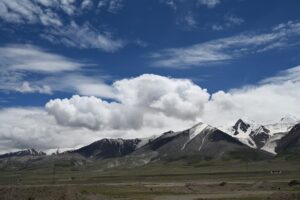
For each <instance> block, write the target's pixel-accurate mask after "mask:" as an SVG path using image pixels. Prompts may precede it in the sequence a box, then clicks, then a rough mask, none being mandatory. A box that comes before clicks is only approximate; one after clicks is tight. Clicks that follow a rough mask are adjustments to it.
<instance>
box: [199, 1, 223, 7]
mask: <svg viewBox="0 0 300 200" xmlns="http://www.w3.org/2000/svg"><path fill="white" fill-rule="evenodd" d="M198 3H199V4H200V5H204V6H207V7H208V8H214V7H215V6H216V5H218V4H219V3H220V0H198Z"/></svg>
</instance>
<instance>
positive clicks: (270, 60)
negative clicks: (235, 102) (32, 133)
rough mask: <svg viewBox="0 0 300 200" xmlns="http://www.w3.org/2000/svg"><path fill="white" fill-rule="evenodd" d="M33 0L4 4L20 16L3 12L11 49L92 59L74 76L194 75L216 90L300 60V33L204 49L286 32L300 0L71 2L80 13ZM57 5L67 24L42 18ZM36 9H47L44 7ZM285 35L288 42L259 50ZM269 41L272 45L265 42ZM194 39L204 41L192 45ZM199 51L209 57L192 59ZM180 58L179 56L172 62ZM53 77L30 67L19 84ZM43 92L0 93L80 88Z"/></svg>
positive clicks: (33, 99)
mask: <svg viewBox="0 0 300 200" xmlns="http://www.w3.org/2000/svg"><path fill="white" fill-rule="evenodd" d="M12 2H13V1H12ZM16 2H18V1H16ZM20 2H22V1H20ZM24 2H27V1H24ZM32 2H36V7H33V8H26V6H24V5H22V4H21V3H16V4H13V3H9V1H3V2H2V3H1V7H7V8H6V9H8V10H9V12H11V13H14V14H15V15H16V16H17V17H16V19H15V20H12V18H9V17H8V18H6V17H7V16H5V13H4V12H2V13H3V14H2V15H1V18H0V20H1V32H0V34H1V35H0V36H1V37H0V38H1V39H0V45H1V47H2V48H4V50H5V48H7V47H9V46H11V45H17V46H18V48H23V47H24V46H25V45H31V47H30V48H40V49H41V50H42V51H43V52H47V53H51V54H55V55H58V56H63V57H64V58H65V59H69V60H72V62H75V63H81V64H82V65H84V67H82V69H81V70H80V71H76V72H74V71H72V70H70V71H67V72H63V73H65V74H66V75H67V74H74V73H76V74H77V75H78V74H80V75H84V76H87V77H90V76H92V77H95V78H96V79H101V81H103V82H105V83H108V84H109V83H111V82H113V81H115V80H118V79H122V78H128V77H135V76H139V75H141V74H144V73H154V74H159V75H163V76H171V77H176V78H189V79H191V80H193V81H194V82H195V83H196V84H199V85H201V86H202V87H204V88H207V89H208V90H209V91H210V92H215V91H218V90H229V89H232V88H237V87H241V86H243V85H247V84H255V83H257V82H258V81H260V80H262V79H264V78H266V77H269V76H272V75H274V74H276V73H278V72H279V71H280V70H284V69H287V68H289V67H292V66H296V65H297V64H298V63H299V61H300V53H299V51H298V49H299V45H298V44H297V42H298V41H299V36H300V34H299V33H295V34H291V35H290V36H286V35H281V36H278V38H274V40H273V39H269V38H265V40H266V41H257V42H256V43H255V44H254V43H253V47H251V49H249V50H247V51H246V52H244V53H242V52H236V53H233V50H236V51H239V50H241V49H242V48H248V47H249V44H232V47H224V48H221V49H216V50H214V49H212V50H211V52H207V54H206V55H201V52H200V51H201V49H203V51H204V52H205V51H210V50H208V47H206V46H203V45H205V43H209V42H212V43H213V42H215V43H216V44H212V48H215V47H214V46H213V45H215V46H216V45H217V43H219V42H222V40H226V39H227V40H228V41H229V40H230V38H231V37H233V38H232V39H231V40H233V39H235V37H236V38H237V37H239V36H242V37H246V38H248V37H253V40H255V39H257V40H259V38H255V37H259V36H262V35H266V36H265V37H267V34H281V32H280V31H275V30H273V29H274V28H275V27H276V26H279V25H280V24H283V25H286V24H287V23H289V22H290V23H294V24H298V26H299V23H300V21H299V20H300V19H299V13H298V8H299V6H300V3H299V1H296V0H289V1H288V2H286V1H273V0H272V1H268V0H264V1H263V2H261V1H246V0H245V1H242V0H236V1H222V0H221V1H217V0H211V1H210V0H207V1H200V0H195V1H193V0H191V1H180V0H174V1H171V0H170V1H167V0H166V1H163V0H157V1H156V0H155V1H138V0H136V1H135V0H133V1H120V0H118V1H117V0H115V1H86V2H89V3H87V4H86V5H87V6H86V7H85V8H83V6H82V5H83V4H82V2H81V1H76V2H73V1H70V3H69V4H67V5H66V6H69V7H71V6H73V7H72V9H74V11H73V12H74V13H71V14H68V13H67V12H66V11H65V10H63V9H62V8H59V6H57V5H52V6H50V4H49V5H48V6H47V4H45V5H46V6H45V5H43V4H42V3H41V2H43V1H41V2H40V3H39V1H32ZM45 2H46V1H45ZM10 4H11V5H10ZM18 4H19V5H18ZM18 6H19V7H21V8H23V9H24V10H25V9H28V10H30V9H31V12H28V13H26V12H25V11H24V13H20V12H18V9H20V8H18ZM22 6H23V7H22ZM49 7H50V8H51V13H52V14H53V15H55V17H52V19H55V20H57V21H58V22H57V23H60V24H56V23H55V22H42V21H41V20H40V19H39V18H40V17H41V16H39V15H46V16H48V15H50V14H48V15H47V13H46V10H47V9H49ZM14 9H15V10H14ZM34 9H36V10H42V11H43V12H44V13H43V12H41V13H43V14H41V13H40V14H39V13H38V11H35V10H34ZM7 15H8V14H7ZM30 15H32V16H30ZM34 18H37V19H34ZM50 18H51V17H50ZM72 24H73V26H74V27H72ZM295 26H296V25H295ZM292 28H293V27H291V28H290V29H292ZM80 30H83V31H82V35H80V33H79V34H78V35H76V32H78V31H80ZM98 36H101V37H103V41H102V43H107V44H102V43H101V41H100V42H97V37H98ZM269 36H270V35H269ZM77 37H78V38H77ZM85 37H87V38H85ZM270 37H271V36H270ZM244 39H245V38H244ZM72 40H73V41H72ZM93 40H94V41H93ZM218 40H221V41H219V42H218ZM267 40H270V41H267ZM280 41H282V43H286V44H282V45H280V44H279V45H278V46H275V47H271V48H269V49H268V50H263V51H262V52H259V50H262V49H264V48H266V47H268V46H270V45H271V44H274V43H276V42H280ZM229 42H230V41H229ZM245 42H246V41H245ZM254 42H255V41H254ZM263 42H266V44H259V43H263ZM97 43H99V44H97ZM193 45H202V46H203V47H201V46H199V48H198V49H197V48H196V49H194V50H192V48H193ZM224 45H225V44H224ZM255 45H257V47H256V46H255ZM239 48H240V49H239ZM170 49H176V50H178V54H181V56H182V57H183V58H182V60H181V61H180V58H178V55H177V54H176V53H172V52H170V53H168V52H165V51H168V50H170ZM184 49H186V50H187V51H188V50H190V52H189V53H190V54H193V55H191V57H190V58H184V56H185V55H183V54H184V53H183V51H184ZM241 51H242V50H241ZM198 53H200V54H199V55H198ZM156 54H157V55H156ZM216 54H218V55H216ZM223 54H224V55H223ZM233 54H236V55H233ZM11 56H12V57H14V56H17V55H11ZM156 56H157V57H156ZM187 56H188V55H186V57H187ZM211 56H214V58H212V57H211ZM224 56H225V57H224ZM196 57H202V58H198V60H197V59H196V61H194V62H193V61H191V59H195V58H196ZM229 57H230V58H229ZM174 58H177V59H178V60H177V61H176V60H174V62H172V61H171V60H172V59H174ZM12 62H13V61H12ZM20 62H26V61H20ZM13 64H14V63H12V65H13ZM45 76H46V77H47V76H53V74H50V75H49V74H47V73H46V74H45V73H42V74H41V73H37V72H36V71H30V70H28V71H27V73H26V77H24V78H23V79H22V80H21V81H20V82H19V83H18V84H19V85H20V84H22V83H23V82H24V81H27V82H28V83H31V82H35V81H37V80H41V79H43V78H44V77H45ZM55 76H56V75H55ZM31 84H33V83H31ZM28 93H29V94H28ZM38 93H40V92H21V93H20V92H17V91H15V90H14V88H11V89H7V88H3V90H2V91H1V93H0V95H1V96H0V98H1V105H2V107H6V106H16V105H18V106H36V105H39V106H42V105H44V104H45V103H46V102H47V100H49V99H52V98H53V97H68V96H71V95H72V94H74V93H76V91H73V90H68V89H64V90H63V91H53V92H52V94H51V95H48V94H46V95H41V94H38ZM42 93H43V92H42ZM20 99H22V100H20ZM24 100H25V101H24Z"/></svg>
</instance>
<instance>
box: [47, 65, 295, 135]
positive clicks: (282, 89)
mask: <svg viewBox="0 0 300 200" xmlns="http://www.w3.org/2000/svg"><path fill="white" fill-rule="evenodd" d="M295 72H297V75H295ZM298 72H299V67H294V68H291V69H289V70H287V71H284V72H282V73H280V74H279V75H277V76H275V77H273V78H268V79H265V80H263V81H261V83H259V84H258V85H252V86H245V87H243V88H238V89H233V90H230V91H228V92H225V91H218V92H216V93H213V94H209V93H208V92H207V90H206V89H202V88H201V87H199V86H198V85H196V84H194V83H192V82H191V81H189V80H186V79H174V78H169V77H163V76H158V75H152V74H144V75H142V76H139V77H136V78H131V79H123V80H119V81H116V82H115V83H113V84H112V86H111V87H112V88H114V91H115V92H116V95H115V101H112V102H107V101H103V100H101V99H98V98H96V99H95V98H94V97H80V96H74V97H72V98H71V99H64V100H61V99H56V100H52V101H50V102H49V103H48V104H47V106H46V108H47V110H48V112H49V113H50V114H52V115H53V116H54V117H55V118H56V119H57V120H58V122H59V123H61V124H63V125H67V126H75V125H76V124H77V125H78V124H80V126H84V127H87V128H90V129H110V128H112V127H114V128H116V127H117V126H116V124H119V126H118V128H119V129H139V128H141V127H144V126H145V120H144V119H143V118H144V117H145V115H148V122H149V124H158V122H157V121H156V119H155V115H163V116H164V117H166V118H169V119H176V120H181V121H186V122H194V123H196V122H197V121H204V122H207V123H209V124H212V125H216V126H221V125H224V124H227V125H228V124H233V123H234V122H235V121H236V120H237V119H238V118H250V119H254V120H256V121H257V122H258V123H271V122H276V121H277V120H279V119H280V118H281V117H282V116H285V115H286V114H292V115H295V116H298V117H300V107H299V104H298V103H297V99H299V97H300V96H299V94H300V90H299V88H300V87H299V86H300V82H299V77H300V73H298ZM295 77H297V78H295ZM278 80H283V81H281V82H279V81H278ZM75 102H76V103H75ZM88 102H89V103H88ZM95 102H97V103H95ZM65 104H66V106H64V105H65ZM70 105H71V107H70ZM80 105H82V107H80ZM86 105H95V106H86ZM96 105H98V106H96ZM94 107H97V108H99V110H98V109H94ZM64 108H67V109H66V110H64ZM61 109H62V110H63V112H62V111H60V110H61ZM64 112H66V113H67V114H63V115H61V114H60V113H64ZM78 112H79V113H78ZM80 113H83V114H84V115H83V116H85V115H86V117H83V116H81V115H80ZM116 113H117V114H116ZM62 116H63V117H62ZM116 116H118V117H116ZM149 116H153V118H152V119H151V120H152V121H151V120H149ZM74 118H75V119H74ZM86 119H88V120H86ZM122 119H123V120H122ZM124 119H126V120H124ZM78 120H79V121H78ZM116 120H117V121H118V123H115V121H116ZM129 122H131V123H129ZM133 122H135V123H133ZM162 126H163V125H162Z"/></svg>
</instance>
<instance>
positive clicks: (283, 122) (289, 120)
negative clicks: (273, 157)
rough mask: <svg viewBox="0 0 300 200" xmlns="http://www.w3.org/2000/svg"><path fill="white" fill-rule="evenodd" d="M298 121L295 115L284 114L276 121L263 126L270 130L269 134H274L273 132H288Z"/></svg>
mask: <svg viewBox="0 0 300 200" xmlns="http://www.w3.org/2000/svg"><path fill="white" fill-rule="evenodd" d="M299 122H300V121H299V120H298V119H297V118H296V117H294V116H292V115H286V116H285V117H282V118H281V119H280V121H279V122H278V123H273V124H268V125H266V126H265V127H266V128H267V129H269V130H270V135H274V134H275V133H283V132H288V131H289V130H291V128H292V127H293V126H295V125H296V124H297V123H299Z"/></svg>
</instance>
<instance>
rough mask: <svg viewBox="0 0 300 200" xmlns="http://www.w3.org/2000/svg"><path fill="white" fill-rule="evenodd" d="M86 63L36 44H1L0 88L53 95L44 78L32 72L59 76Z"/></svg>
mask: <svg viewBox="0 0 300 200" xmlns="http://www.w3.org/2000/svg"><path fill="white" fill-rule="evenodd" d="M84 65H87V64H83V63H79V62H76V61H74V60H72V59H69V58H66V57H64V56H60V55H57V54H55V53H52V52H49V51H46V50H44V49H41V48H38V47H36V46H32V45H7V46H3V47H0V69H1V71H0V90H6V91H10V90H13V91H18V92H22V93H33V92H39V93H45V94H51V93H52V88H51V87H50V85H49V84H48V83H45V81H41V80H40V79H43V78H40V79H39V80H34V79H31V78H30V77H31V75H32V74H39V75H41V74H42V75H43V76H46V77H48V76H54V77H57V75H56V74H57V73H62V74H63V72H67V71H78V70H80V69H81V68H82V67H83V66H84ZM35 79H36V78H35Z"/></svg>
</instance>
